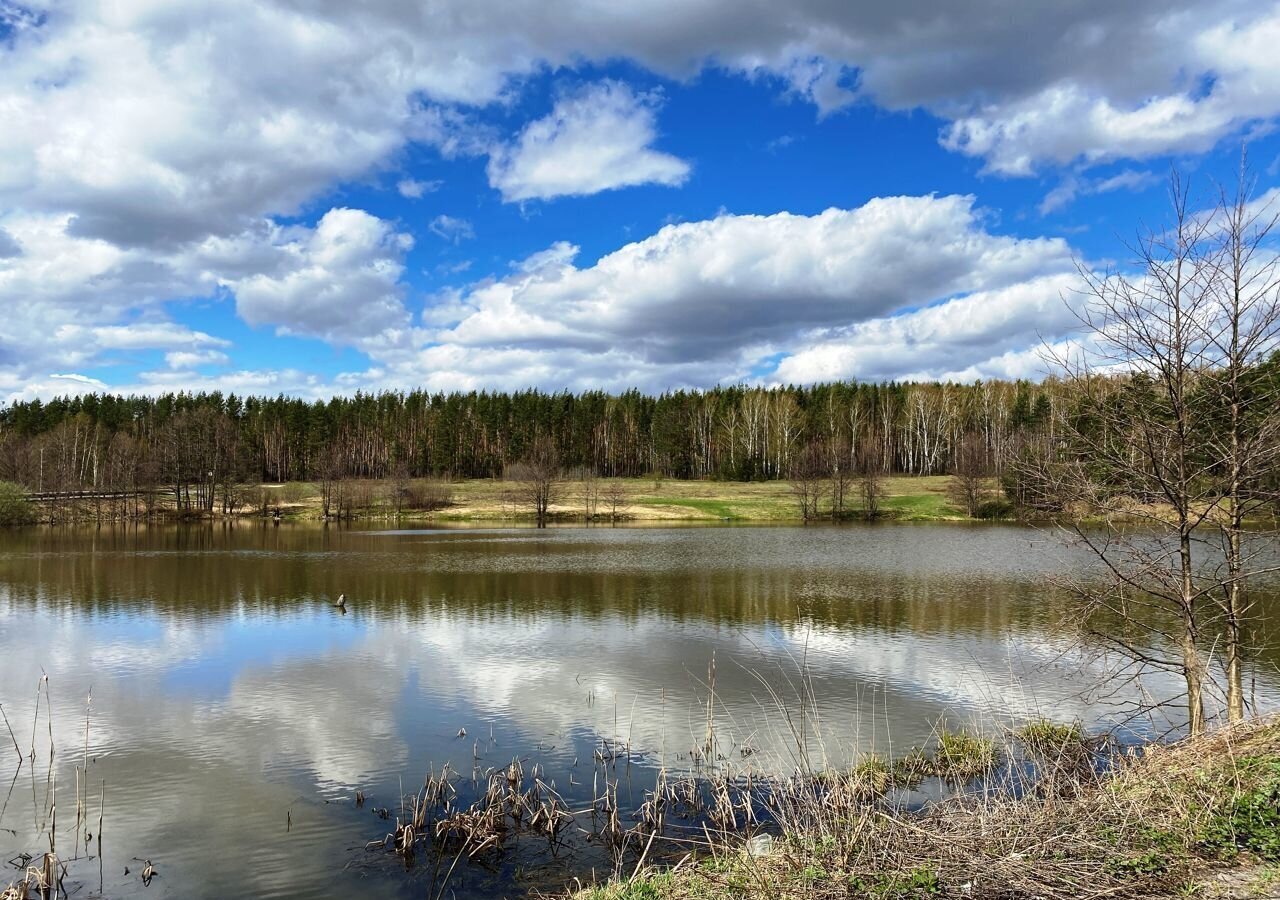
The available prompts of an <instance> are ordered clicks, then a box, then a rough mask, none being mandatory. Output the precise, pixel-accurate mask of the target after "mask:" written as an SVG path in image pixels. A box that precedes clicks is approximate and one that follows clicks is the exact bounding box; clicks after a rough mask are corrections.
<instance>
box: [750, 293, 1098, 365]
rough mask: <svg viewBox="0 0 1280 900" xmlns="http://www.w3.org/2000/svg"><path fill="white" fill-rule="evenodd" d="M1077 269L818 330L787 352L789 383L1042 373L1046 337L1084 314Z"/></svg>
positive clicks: (1062, 330) (1055, 334)
mask: <svg viewBox="0 0 1280 900" xmlns="http://www.w3.org/2000/svg"><path fill="white" fill-rule="evenodd" d="M1080 288H1081V285H1080V282H1079V278H1078V277H1077V276H1076V275H1075V274H1073V273H1069V272H1060V273H1058V274H1054V275H1045V276H1042V277H1033V278H1028V279H1027V280H1025V281H1020V282H1018V283H1016V284H1012V285H1010V286H1008V287H1004V288H999V289H996V290H990V291H978V292H976V293H972V294H968V295H966V296H963V297H957V298H955V299H952V300H949V301H947V302H944V303H940V304H937V305H933V306H929V307H926V308H925V309H921V310H916V311H913V312H908V313H904V314H901V315H897V316H884V317H876V318H872V319H868V320H866V321H862V322H857V323H855V324H852V325H849V326H847V327H842V328H835V329H829V330H826V331H821V332H815V333H814V334H812V335H810V337H809V340H807V341H806V342H805V345H804V346H802V347H799V348H797V349H796V351H795V352H794V353H792V354H791V355H789V356H788V357H786V358H785V359H783V360H782V361H781V362H780V363H779V365H778V368H777V371H776V373H775V377H776V379H777V380H778V381H779V382H783V383H788V382H789V383H811V382H815V381H835V380H841V379H848V378H859V379H872V380H881V379H904V378H918V379H924V378H943V379H950V380H955V381H972V380H973V379H975V378H991V377H1001V378H1038V377H1040V376H1042V375H1044V374H1045V365H1044V362H1043V360H1042V358H1041V356H1040V349H1039V347H1040V342H1041V339H1042V338H1050V339H1060V338H1061V337H1062V336H1063V335H1065V334H1067V333H1069V332H1070V331H1071V330H1072V329H1073V328H1074V327H1075V326H1076V325H1077V324H1078V320H1077V319H1076V318H1075V317H1074V316H1073V315H1072V313H1071V309H1070V307H1069V304H1070V303H1071V302H1072V301H1073V300H1074V299H1076V298H1077V297H1078V296H1079V293H1078V292H1079V290H1080Z"/></svg>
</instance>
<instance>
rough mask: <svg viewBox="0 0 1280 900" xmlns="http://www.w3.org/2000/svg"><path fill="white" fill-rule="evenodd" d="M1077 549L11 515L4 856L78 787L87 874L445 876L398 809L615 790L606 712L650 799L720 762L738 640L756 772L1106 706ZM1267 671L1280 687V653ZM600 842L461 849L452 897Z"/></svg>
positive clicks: (680, 531)
mask: <svg viewBox="0 0 1280 900" xmlns="http://www.w3.org/2000/svg"><path fill="white" fill-rule="evenodd" d="M1081 564H1082V561H1081V559H1080V558H1079V557H1072V556H1071V555H1070V554H1069V553H1068V552H1067V551H1066V550H1064V549H1063V548H1062V547H1061V546H1060V545H1059V544H1058V543H1057V542H1056V541H1055V540H1053V538H1052V537H1051V536H1049V535H1046V534H1044V533H1041V532H1038V531H1034V530H1031V529H1026V528H1021V527H1013V526H974V527H966V526H961V525H942V526H931V525H883V526H874V527H870V526H849V527H808V528H799V527H780V528H773V527H771V528H763V527H761V528H737V527H720V528H661V529H659V528H618V529H611V528H590V529H586V528H578V529H570V528H564V529H550V530H546V531H536V530H519V529H517V530H480V529H457V530H405V531H385V530H383V531H380V530H374V529H365V530H362V529H346V528H336V527H330V528H321V527H318V526H288V525H286V526H282V527H270V526H263V525H261V524H259V523H239V524H235V525H221V524H219V525H213V526H194V527H172V528H145V529H128V530H125V529H121V530H97V531H59V530H51V529H43V530H40V529H36V530H23V531H13V532H8V533H4V532H0V703H2V704H3V708H4V712H5V714H6V716H7V718H8V721H9V724H10V725H11V727H12V729H13V732H14V734H15V736H16V740H17V742H18V744H19V745H20V747H21V753H22V755H23V756H26V755H27V754H28V753H29V752H30V750H31V746H32V744H33V731H34V746H35V759H34V762H32V761H30V760H24V761H22V762H21V764H20V763H19V754H17V753H15V752H14V751H13V749H12V747H11V746H10V745H11V743H12V742H11V741H10V739H9V735H8V733H7V732H0V779H3V783H2V784H0V792H5V791H7V796H6V798H5V800H4V801H3V802H4V807H3V812H0V856H2V857H3V860H9V859H11V858H14V857H16V856H17V855H18V854H20V853H22V852H27V853H32V854H38V853H40V852H41V851H43V850H46V849H48V843H49V839H48V830H49V821H48V818H49V817H48V815H47V809H48V806H49V804H50V802H51V800H52V799H53V798H55V797H56V805H57V832H56V840H57V846H58V851H59V855H60V856H62V857H63V858H64V859H66V858H68V857H72V856H74V855H76V850H77V849H78V850H79V854H78V855H79V857H80V858H78V859H76V860H75V861H73V862H71V863H70V869H69V883H74V884H76V885H78V886H79V887H80V896H89V897H96V896H106V897H128V896H135V895H139V896H148V897H153V896H155V897H161V896H172V897H198V898H203V897H208V898H223V897H229V896H255V897H327V896H345V895H350V894H351V893H353V892H356V891H374V892H375V893H376V894H377V895H378V896H416V897H421V896H430V895H431V893H430V891H431V888H430V885H431V884H432V881H431V878H432V877H433V875H435V876H436V877H438V873H432V872H428V871H424V869H426V868H429V867H424V866H419V867H417V868H416V869H415V870H413V871H406V870H405V867H404V866H403V864H401V863H400V862H399V861H398V860H397V859H396V858H395V857H394V855H392V854H388V853H382V852H377V851H371V850H366V849H365V844H366V842H368V841H370V840H377V839H380V838H381V837H382V836H383V835H384V834H385V833H386V832H387V831H388V829H389V824H388V822H385V821H382V820H381V819H380V818H379V817H378V816H377V815H376V814H375V813H374V809H376V808H378V807H388V808H390V809H391V811H392V815H393V816H394V814H396V813H397V812H398V806H399V797H400V796H402V790H403V792H405V793H407V792H411V791H413V790H414V789H415V788H416V787H418V786H419V785H420V784H421V783H422V779H423V776H424V773H426V772H428V771H430V770H435V771H439V770H440V769H441V767H443V766H444V765H445V764H449V765H451V767H452V769H453V770H454V771H457V772H460V773H464V774H466V775H470V773H472V771H473V769H474V768H480V769H481V770H483V769H486V768H488V767H491V766H495V767H496V766H504V765H506V764H507V763H509V762H510V761H511V760H512V759H513V758H516V757H519V758H522V759H524V760H526V763H525V764H526V766H531V765H534V764H535V763H536V764H538V765H540V766H541V767H542V771H543V773H544V775H543V777H544V778H545V779H547V780H549V781H553V782H554V783H555V786H556V788H557V790H559V791H560V792H561V793H562V794H563V795H564V796H565V798H566V800H567V801H569V803H570V805H571V806H575V807H577V806H582V805H584V804H587V805H589V803H590V799H591V797H592V796H593V794H592V790H593V786H592V778H593V772H592V770H593V764H592V757H593V754H594V753H595V751H596V750H597V749H598V748H600V747H601V740H602V739H603V740H605V741H609V742H612V743H611V744H610V746H620V747H621V746H626V747H628V748H629V751H628V754H627V756H625V757H624V763H623V765H624V766H625V770H626V772H625V776H626V777H625V782H624V783H623V785H622V787H621V788H620V791H621V796H620V805H621V806H623V807H627V808H629V809H634V808H635V807H636V806H638V805H639V804H640V802H641V801H642V792H643V789H644V787H645V786H646V785H648V784H649V783H651V780H652V778H653V773H654V771H655V770H656V768H657V767H658V766H665V767H666V768H667V769H668V770H669V771H672V772H679V771H683V770H690V769H696V768H698V767H699V766H705V765H706V764H707V761H705V760H699V759H698V758H697V748H698V747H700V746H702V744H703V741H704V737H705V735H706V729H707V718H708V710H707V701H708V697H709V696H710V694H711V691H710V685H709V666H710V665H711V663H712V660H713V659H714V694H715V702H714V710H713V719H714V727H715V734H716V746H717V755H719V756H723V757H724V759H725V761H732V762H733V764H734V765H736V766H747V765H749V766H751V767H754V768H755V769H756V770H758V771H765V772H774V773H779V774H785V773H788V772H791V771H793V770H794V769H795V768H796V767H797V766H799V765H801V764H802V763H803V762H805V760H804V759H803V757H806V756H807V762H808V763H809V764H811V765H822V764H824V763H825V764H833V765H838V764H842V763H844V762H847V761H849V760H851V759H854V758H856V756H857V755H858V754H859V753H863V752H867V751H873V750H874V751H877V752H882V753H890V754H898V753H902V752H905V751H906V750H907V749H908V748H909V747H911V746H912V745H915V744H921V743H924V742H927V741H928V739H929V737H930V735H931V733H933V731H934V730H935V729H936V728H937V727H938V726H939V723H940V722H943V721H946V722H948V723H950V724H951V725H953V726H955V725H965V726H969V725H972V726H976V727H985V728H988V729H990V728H994V727H997V726H999V725H1005V724H1009V723H1013V722H1017V721H1019V720H1024V719H1027V718H1031V717H1035V716H1040V715H1045V716H1048V717H1050V718H1054V719H1061V720H1073V719H1079V720H1081V721H1082V722H1084V723H1085V725H1086V726H1088V727H1103V726H1105V725H1107V724H1109V723H1114V722H1115V721H1117V719H1118V717H1119V716H1121V715H1122V713H1123V709H1122V705H1123V704H1122V701H1124V700H1126V699H1128V698H1129V697H1131V696H1132V694H1131V693H1129V689H1125V690H1124V691H1122V692H1121V694H1120V696H1118V697H1113V698H1111V699H1110V700H1108V701H1106V702H1103V701H1101V700H1099V699H1096V698H1093V699H1091V697H1090V696H1089V690H1088V689H1089V688H1090V687H1091V686H1093V685H1095V684H1097V682H1098V680H1099V679H1100V677H1102V674H1103V669H1102V668H1101V665H1102V664H1101V663H1098V662H1092V663H1089V664H1087V665H1086V664H1084V663H1082V661H1081V659H1080V658H1079V657H1078V656H1077V655H1076V654H1074V653H1073V652H1071V648H1070V644H1069V641H1068V637H1067V629H1066V628H1065V627H1064V625H1063V624H1062V617H1063V604H1062V602H1061V601H1060V600H1059V599H1058V597H1057V595H1056V594H1055V591H1054V590H1053V589H1052V588H1051V587H1050V586H1049V576H1050V575H1051V574H1052V573H1055V572H1060V571H1062V570H1064V568H1070V567H1073V566H1078V565H1081ZM340 593H345V594H346V596H347V598H348V602H347V609H346V611H345V613H344V612H342V611H341V610H338V609H335V608H334V606H333V601H334V599H335V598H337V596H338V595H339V594H340ZM42 672H43V673H47V675H48V682H47V692H46V691H43V690H42V691H41V695H40V696H41V699H40V700H39V704H40V708H39V710H37V708H36V704H37V693H38V689H39V685H40V680H41V677H42ZM1255 679H1256V686H1255V691H1256V693H1257V695H1258V697H1259V698H1260V702H1262V703H1264V704H1265V703H1272V702H1273V701H1274V698H1275V697H1276V696H1277V694H1278V693H1280V684H1278V681H1277V678H1276V676H1275V660H1274V659H1272V658H1264V659H1263V660H1262V664H1261V665H1259V666H1258V667H1257V672H1256V673H1255ZM1151 687H1152V689H1153V690H1155V691H1156V692H1157V693H1158V692H1160V691H1161V690H1167V689H1168V687H1169V685H1168V683H1167V682H1161V681H1160V680H1159V679H1156V680H1155V681H1154V682H1153V683H1152V685H1151ZM90 691H91V692H92V702H91V704H89V706H88V717H87V718H88V737H87V755H88V759H89V764H88V775H87V783H88V786H89V787H88V790H87V792H86V793H87V794H88V808H89V813H88V826H87V830H89V831H90V832H93V833H94V838H93V841H92V842H91V844H90V846H89V849H88V851H86V850H85V849H84V848H83V847H82V846H81V847H79V848H77V846H76V845H77V843H82V841H77V837H76V834H75V829H74V822H75V816H76V791H77V787H76V785H77V767H83V765H84V761H85V755H86V700H87V698H88V695H89V694H90ZM46 693H47V696H48V697H49V698H50V699H51V700H52V703H51V704H49V703H47V702H46V700H45V696H46ZM50 709H51V711H52V714H51V715H50V714H49V710H50ZM33 725H34V727H33ZM0 728H3V724H2V723H0ZM464 729H465V732H466V735H465V737H460V736H459V733H460V731H462V730H464ZM51 742H52V745H53V748H54V751H55V753H54V755H53V758H52V763H50V744H51ZM616 768H617V764H616V761H615V770H616ZM55 785H56V786H55ZM104 790H105V811H104V817H103V818H104V824H103V828H102V835H101V837H102V840H101V844H100V846H99V841H98V834H97V831H98V827H97V821H98V815H99V807H100V805H101V804H100V801H99V797H100V793H101V792H102V791H104ZM356 791H362V792H364V793H365V794H366V795H367V797H368V802H366V803H365V805H364V807H363V808H357V806H356V804H355V802H354V799H353V798H354V795H355V792H356ZM628 804H630V805H629V806H628ZM82 830H84V829H82ZM146 859H150V860H151V861H152V862H153V863H154V864H155V867H156V870H157V871H158V873H159V875H158V877H157V878H156V879H154V880H153V881H152V882H151V884H150V886H149V887H144V886H143V885H142V883H141V881H140V877H139V876H140V873H141V870H142V867H143V862H142V860H146ZM3 860H0V862H3ZM597 864H598V860H595V859H593V857H592V856H591V854H590V853H589V852H588V853H584V854H581V855H574V856H572V858H564V859H556V860H551V859H545V858H542V857H535V856H533V855H529V856H523V857H522V856H521V855H520V854H519V853H516V854H513V855H512V856H511V857H510V858H508V859H505V860H500V861H498V862H492V861H491V862H489V863H488V864H486V865H479V864H477V865H468V864H465V863H464V864H462V865H461V866H460V867H459V869H458V870H456V871H455V872H454V874H453V876H452V878H451V879H450V881H449V884H448V889H449V892H450V893H447V894H446V895H445V896H456V897H458V898H468V897H495V896H506V895H510V896H517V895H521V894H522V893H523V892H524V891H526V890H527V889H529V888H530V887H540V888H544V889H545V888H548V887H553V886H555V885H557V884H562V883H563V882H565V881H566V880H568V879H569V878H571V877H574V876H589V875H590V874H591V873H590V870H591V868H593V867H595V866H596V865H597ZM126 868H128V869H129V874H128V875H126V874H124V872H125V869H126ZM16 874H17V872H16V869H8V870H6V872H5V874H3V875H0V886H3V885H4V884H6V883H8V881H10V880H11V879H12V878H14V877H16Z"/></svg>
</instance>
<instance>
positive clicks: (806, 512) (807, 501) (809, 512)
mask: <svg viewBox="0 0 1280 900" xmlns="http://www.w3.org/2000/svg"><path fill="white" fill-rule="evenodd" d="M827 475H828V470H827V451H826V448H824V447H823V446H822V445H820V444H818V443H817V442H811V443H809V444H806V445H805V446H804V448H803V449H801V451H800V452H799V453H797V454H796V455H795V458H794V459H792V461H791V494H792V496H793V497H795V498H796V503H798V504H799V506H800V518H801V519H803V520H804V521H806V522H810V521H812V520H814V519H816V518H818V514H819V509H820V508H821V506H822V498H823V496H824V495H825V494H826V491H827Z"/></svg>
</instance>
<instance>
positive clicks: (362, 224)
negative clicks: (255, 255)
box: [231, 209, 413, 343]
mask: <svg viewBox="0 0 1280 900" xmlns="http://www.w3.org/2000/svg"><path fill="white" fill-rule="evenodd" d="M412 246H413V238H412V237H411V236H410V235H408V234H404V233H401V232H397V231H395V229H394V228H392V226H391V224H390V223H388V222H386V221H384V220H382V219H379V218H378V217H377V216H373V215H370V214H369V213H367V212H365V211H363V210H358V209H331V210H329V212H327V213H325V214H324V216H323V217H322V218H321V219H320V221H319V223H318V224H317V225H316V227H315V229H314V230H309V231H306V232H305V233H303V234H300V235H299V236H298V237H297V238H296V239H294V240H291V241H289V242H288V243H286V244H284V245H281V246H280V247H279V248H278V252H279V253H280V255H281V257H282V259H283V263H282V269H283V271H281V272H279V273H271V274H256V275H251V276H249V277H247V278H243V279H240V280H236V281H233V282H231V287H232V289H233V290H234V292H235V296H236V309H237V310H238V311H239V313H240V316H241V317H242V318H243V319H244V320H245V321H246V322H248V323H249V324H251V325H275V326H276V328H277V330H278V331H279V332H280V333H284V334H296V335H308V336H311V337H319V338H323V339H325V340H328V341H331V342H333V343H354V342H358V341H360V340H362V339H369V338H373V337H375V336H378V337H386V336H387V335H388V333H393V332H395V331H397V330H399V329H403V328H404V327H406V326H407V325H408V322H409V313H408V311H407V310H406V309H405V306H404V303H403V301H402V299H401V291H402V288H401V286H400V283H399V282H400V273H401V272H402V271H404V265H403V263H402V258H403V256H404V253H405V252H406V251H408V250H409V249H410V248H411V247H412Z"/></svg>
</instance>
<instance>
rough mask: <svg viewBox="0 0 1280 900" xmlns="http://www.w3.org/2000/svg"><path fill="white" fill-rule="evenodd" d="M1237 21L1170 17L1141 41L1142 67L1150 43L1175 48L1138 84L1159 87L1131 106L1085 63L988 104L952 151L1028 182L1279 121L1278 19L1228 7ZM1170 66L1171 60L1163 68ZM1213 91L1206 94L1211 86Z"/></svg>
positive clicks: (957, 127)
mask: <svg viewBox="0 0 1280 900" xmlns="http://www.w3.org/2000/svg"><path fill="white" fill-rule="evenodd" d="M1223 7H1224V8H1225V9H1227V10H1233V11H1235V12H1236V13H1238V15H1236V16H1227V17H1217V16H1215V15H1214V14H1213V12H1212V8H1213V5H1212V4H1205V5H1204V7H1203V8H1202V9H1201V10H1200V11H1199V12H1198V14H1197V13H1191V14H1187V15H1175V14H1172V13H1171V14H1170V16H1169V17H1168V18H1167V19H1165V20H1163V21H1160V22H1158V23H1157V27H1156V29H1155V32H1154V34H1153V35H1151V36H1140V37H1139V39H1138V41H1139V43H1138V46H1137V48H1136V49H1137V51H1138V53H1137V54H1135V53H1134V52H1133V51H1130V52H1129V56H1130V57H1131V58H1132V57H1134V56H1138V57H1139V58H1141V57H1142V56H1143V55H1145V54H1144V53H1143V51H1149V48H1147V47H1144V46H1143V44H1145V43H1146V41H1148V40H1150V39H1151V37H1157V38H1158V39H1162V40H1167V41H1169V47H1168V51H1166V52H1165V53H1163V54H1160V53H1152V54H1151V57H1149V58H1148V62H1149V63H1150V64H1151V71H1149V72H1148V73H1147V74H1146V76H1145V77H1143V78H1142V79H1141V81H1140V82H1139V83H1143V84H1150V83H1151V81H1152V79H1153V78H1154V79H1156V83H1155V84H1152V86H1151V89H1150V90H1148V91H1146V92H1143V93H1140V94H1138V95H1137V96H1129V95H1130V94H1131V93H1132V92H1133V89H1134V88H1136V85H1135V86H1134V88H1130V89H1128V90H1126V86H1125V85H1124V83H1123V82H1120V81H1119V80H1115V81H1109V80H1108V81H1105V82H1104V83H1101V84H1099V83H1098V82H1099V78H1098V76H1097V74H1096V73H1090V72H1089V71H1088V70H1087V69H1086V68H1085V66H1084V60H1081V65H1080V67H1079V69H1078V70H1077V71H1074V72H1071V73H1069V74H1067V75H1066V76H1064V77H1060V78H1058V79H1056V80H1054V81H1051V82H1049V83H1047V84H1045V85H1043V86H1042V87H1040V88H1039V89H1037V90H1034V91H1031V92H1027V93H1024V94H1021V95H1013V96H1008V97H1005V98H1001V99H999V100H996V101H993V102H988V103H984V104H982V105H980V106H977V107H975V108H973V109H972V110H970V111H968V112H966V113H964V114H962V115H959V116H958V117H956V118H955V120H954V121H953V122H952V123H951V124H950V125H949V126H948V127H947V128H946V129H945V131H944V133H943V144H944V146H946V147H947V148H948V149H951V150H956V151H959V152H962V153H966V154H969V155H971V156H978V157H982V158H983V159H985V160H986V162H987V167H988V168H989V169H990V170H992V171H995V172H1001V173H1005V174H1011V175H1025V174H1028V173H1030V172H1032V171H1033V170H1034V169H1035V168H1036V167H1037V166H1039V165H1042V164H1044V163H1058V164H1064V163H1070V162H1073V161H1077V160H1079V161H1082V162H1084V163H1090V164H1091V163H1098V162H1106V161H1110V160H1116V159H1125V158H1127V159H1147V158H1150V157H1154V156H1160V155H1163V154H1169V153H1198V152H1203V151H1205V150H1208V149H1210V148H1212V147H1213V146H1214V145H1216V144H1217V143H1218V142H1219V141H1221V140H1222V139H1224V138H1226V137H1228V136H1229V135H1232V134H1239V133H1241V132H1242V131H1243V130H1244V129H1245V128H1246V127H1247V126H1248V125H1250V124H1251V123H1254V122H1258V121H1264V120H1274V119H1275V117H1276V116H1277V115H1280V67H1277V66H1276V65H1275V47H1276V44H1277V42H1280V9H1277V8H1276V6H1275V5H1274V4H1257V5H1256V6H1254V7H1253V12H1252V14H1251V15H1250V14H1249V12H1248V8H1247V7H1246V8H1241V7H1238V6H1236V5H1235V4H1223ZM1162 57H1163V58H1162ZM1206 83H1207V86H1206Z"/></svg>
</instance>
